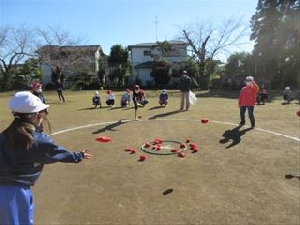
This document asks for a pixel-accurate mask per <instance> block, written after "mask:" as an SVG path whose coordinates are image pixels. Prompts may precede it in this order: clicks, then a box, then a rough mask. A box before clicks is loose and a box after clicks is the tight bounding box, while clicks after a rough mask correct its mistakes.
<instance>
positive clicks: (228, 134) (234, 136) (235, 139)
mask: <svg viewBox="0 0 300 225" xmlns="http://www.w3.org/2000/svg"><path fill="white" fill-rule="evenodd" d="M240 129H241V126H237V127H235V128H233V129H232V130H226V131H225V132H224V134H223V135H222V137H224V138H222V139H221V140H220V141H219V143H221V144H226V143H228V142H229V141H230V140H232V142H231V144H230V145H228V146H227V147H225V149H228V148H231V147H233V146H235V145H238V144H239V143H240V142H241V136H243V135H245V134H246V133H247V132H248V131H250V130H252V129H253V128H246V129H244V130H240Z"/></svg>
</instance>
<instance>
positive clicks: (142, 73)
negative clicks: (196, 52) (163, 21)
mask: <svg viewBox="0 0 300 225" xmlns="http://www.w3.org/2000/svg"><path fill="white" fill-rule="evenodd" d="M164 43H167V44H168V49H167V51H166V50H165V49H162V45H160V43H143V44H136V45H129V46H128V50H129V51H130V52H131V63H132V82H133V83H135V82H136V81H137V80H139V81H140V83H141V85H142V86H149V85H151V84H154V78H153V75H152V68H153V65H154V60H155V57H163V58H164V59H166V60H168V61H169V62H170V63H172V65H173V66H176V65H177V66H178V65H179V64H181V63H182V62H185V61H187V57H188V56H187V46H188V44H187V43H186V42H182V41H168V42H164ZM175 79H176V78H175Z"/></svg>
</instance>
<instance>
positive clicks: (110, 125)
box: [92, 119, 129, 134]
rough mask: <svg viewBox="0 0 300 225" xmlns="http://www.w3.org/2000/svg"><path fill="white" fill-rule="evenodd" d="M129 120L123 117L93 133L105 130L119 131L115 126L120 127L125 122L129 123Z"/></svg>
mask: <svg viewBox="0 0 300 225" xmlns="http://www.w3.org/2000/svg"><path fill="white" fill-rule="evenodd" d="M128 122H129V120H123V119H121V120H119V121H117V122H115V123H112V124H109V125H107V126H105V127H103V128H101V129H98V130H96V131H93V132H92V134H100V133H103V132H105V131H117V130H115V129H114V128H116V127H119V126H121V125H123V124H125V123H128Z"/></svg>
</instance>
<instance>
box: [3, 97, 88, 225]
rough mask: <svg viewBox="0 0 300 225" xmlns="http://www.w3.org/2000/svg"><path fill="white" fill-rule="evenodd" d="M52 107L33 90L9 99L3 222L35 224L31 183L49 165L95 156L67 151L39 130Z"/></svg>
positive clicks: (32, 183) (5, 146)
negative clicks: (11, 116)
mask: <svg viewBox="0 0 300 225" xmlns="http://www.w3.org/2000/svg"><path fill="white" fill-rule="evenodd" d="M48 107H49V105H46V104H44V103H43V102H42V101H41V100H40V99H39V98H38V97H37V96H35V95H33V94H32V93H31V92H29V91H20V92H16V93H15V95H14V96H13V97H12V98H11V99H10V101H9V108H10V109H11V111H12V113H13V116H14V120H13V121H12V123H11V124H10V125H9V126H8V127H7V128H6V129H5V130H4V131H3V132H2V133H1V134H0V224H27V225H30V224H33V211H34V204H33V197H32V193H31V186H33V185H34V184H35V182H36V181H37V180H38V178H39V177H40V175H41V173H42V171H43V167H44V165H45V164H49V163H55V162H64V163H79V162H80V161H82V160H83V159H90V158H91V157H92V156H91V154H90V153H89V152H88V151H87V150H83V151H81V152H73V151H70V150H67V149H66V148H64V147H62V146H59V145H57V144H55V143H54V141H53V140H52V139H51V138H50V137H49V136H47V135H45V134H44V133H40V132H36V130H35V128H36V127H39V126H40V124H41V123H42V121H43V120H45V121H46V122H47V121H48V120H47V113H46V112H45V110H46V109H47V108H48ZM48 125H49V127H50V124H49V123H48Z"/></svg>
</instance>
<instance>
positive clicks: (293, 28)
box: [250, 0, 300, 88]
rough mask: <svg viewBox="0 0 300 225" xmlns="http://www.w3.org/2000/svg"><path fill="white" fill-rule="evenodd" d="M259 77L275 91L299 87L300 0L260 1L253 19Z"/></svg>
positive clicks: (252, 26)
mask: <svg viewBox="0 0 300 225" xmlns="http://www.w3.org/2000/svg"><path fill="white" fill-rule="evenodd" d="M251 28H252V34H251V36H250V39H251V40H255V46H254V51H253V55H254V58H255V61H256V62H257V63H256V67H257V72H258V74H257V76H258V77H260V78H261V77H264V78H265V79H266V81H270V82H271V85H272V88H282V87H283V86H285V85H292V86H298V87H300V78H299V77H300V64H299V52H300V43H299V40H300V38H299V37H300V9H299V1H297V0H259V1H258V4H257V7H256V13H255V15H253V17H252V19H251Z"/></svg>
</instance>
